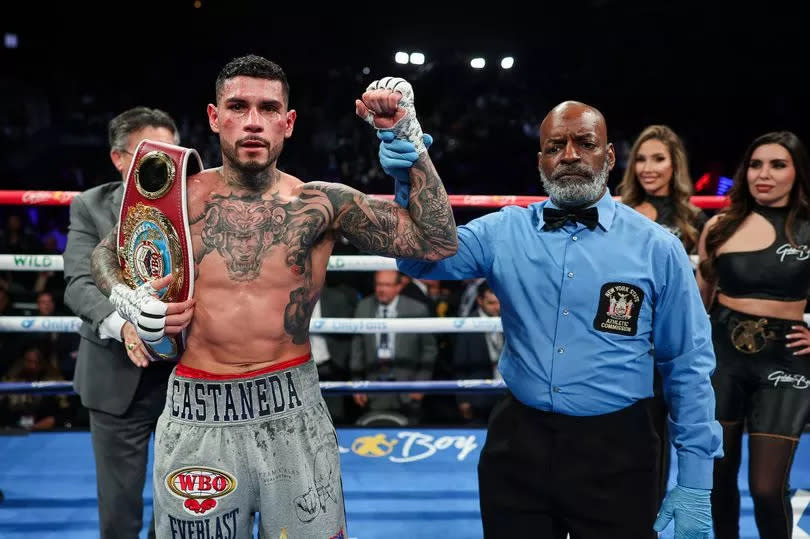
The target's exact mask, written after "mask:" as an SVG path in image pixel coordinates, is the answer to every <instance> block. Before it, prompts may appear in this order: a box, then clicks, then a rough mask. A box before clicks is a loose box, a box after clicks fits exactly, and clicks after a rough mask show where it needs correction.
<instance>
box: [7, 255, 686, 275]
mask: <svg viewBox="0 0 810 539" xmlns="http://www.w3.org/2000/svg"><path fill="white" fill-rule="evenodd" d="M690 259H691V260H692V267H693V268H694V267H695V266H696V264H697V260H698V259H697V255H692V256H690ZM63 269H64V266H63V264H62V255H0V271H62V270H63ZM326 269H327V270H328V271H377V270H395V269H397V263H396V260H395V259H393V258H388V257H385V256H373V255H333V256H330V257H329V263H328V264H327V266H326Z"/></svg>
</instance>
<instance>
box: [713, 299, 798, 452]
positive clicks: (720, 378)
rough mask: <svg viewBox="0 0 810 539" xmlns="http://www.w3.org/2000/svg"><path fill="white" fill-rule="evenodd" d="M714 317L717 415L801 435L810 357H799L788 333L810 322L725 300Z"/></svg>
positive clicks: (761, 429) (751, 427) (753, 428)
mask: <svg viewBox="0 0 810 539" xmlns="http://www.w3.org/2000/svg"><path fill="white" fill-rule="evenodd" d="M711 318H712V341H713V342H714V352H715V355H716V356H717V368H716V369H715V372H714V376H712V385H713V386H714V392H715V396H716V399H717V414H716V415H717V420H718V421H721V422H741V421H743V420H745V421H746V422H747V424H748V432H749V433H752V434H775V435H778V436H786V437H789V438H799V436H800V435H801V433H802V431H803V430H804V425H805V423H806V422H807V420H808V418H810V356H794V355H793V350H792V349H791V348H786V347H785V345H786V344H788V343H789V342H790V340H788V339H786V338H785V335H786V334H789V333H793V332H794V330H792V329H791V326H796V325H802V326H806V325H807V324H805V323H804V322H803V321H797V320H784V319H781V318H771V317H764V316H754V315H749V314H745V313H740V312H737V311H733V310H731V309H728V308H727V307H723V306H721V305H717V306H716V307H715V308H714V309H712V312H711Z"/></svg>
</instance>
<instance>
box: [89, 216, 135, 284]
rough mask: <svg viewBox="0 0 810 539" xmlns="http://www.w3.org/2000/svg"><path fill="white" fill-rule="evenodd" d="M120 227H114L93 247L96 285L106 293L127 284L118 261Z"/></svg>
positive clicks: (91, 264)
mask: <svg viewBox="0 0 810 539" xmlns="http://www.w3.org/2000/svg"><path fill="white" fill-rule="evenodd" d="M117 244H118V227H114V228H113V229H112V230H111V231H110V233H109V234H107V236H105V237H104V238H103V239H102V240H101V242H99V244H98V245H97V246H96V248H95V249H93V254H92V255H91V256H90V269H91V271H92V272H93V280H95V281H96V286H97V287H98V289H99V290H101V292H102V293H103V294H104V295H105V296H108V297H109V295H110V292H111V291H112V288H113V286H115V285H117V284H126V283H125V281H124V274H123V272H122V271H121V265H120V263H119V262H118V248H117Z"/></svg>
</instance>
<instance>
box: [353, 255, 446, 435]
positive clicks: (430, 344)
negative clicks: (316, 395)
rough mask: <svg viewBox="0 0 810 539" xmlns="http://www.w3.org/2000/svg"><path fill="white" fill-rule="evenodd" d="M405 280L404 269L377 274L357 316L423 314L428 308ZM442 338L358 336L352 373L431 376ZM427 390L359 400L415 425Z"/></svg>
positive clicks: (378, 377)
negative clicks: (405, 292)
mask: <svg viewBox="0 0 810 539" xmlns="http://www.w3.org/2000/svg"><path fill="white" fill-rule="evenodd" d="M403 285H404V283H403V279H402V276H401V274H400V273H399V272H397V271H394V270H383V271H378V272H376V273H375V274H374V295H373V296H368V297H366V298H363V299H362V300H360V303H358V304H357V309H355V312H354V316H355V318H422V317H429V316H431V315H430V313H429V312H428V309H427V307H426V306H425V305H424V304H422V303H419V302H418V301H416V300H413V299H411V298H408V297H406V296H402V295H400V292H401V290H402V287H403ZM437 352H438V349H437V347H436V338H435V337H434V336H433V335H432V334H429V333H369V334H365V335H355V336H354V338H353V340H352V355H351V363H350V366H351V373H352V378H353V379H354V380H374V381H394V380H397V381H405V380H430V379H431V377H432V374H433V366H434V363H435V362H436V354H437ZM422 398H423V394H421V393H416V392H413V393H400V394H397V393H376V394H374V395H371V396H369V395H367V394H365V393H356V394H355V395H354V402H355V403H356V404H357V405H358V406H360V407H361V408H363V409H364V410H368V411H393V412H398V413H400V414H403V415H404V416H406V417H407V418H408V419H409V422H410V423H413V422H416V421H418V419H419V414H420V411H421V402H422Z"/></svg>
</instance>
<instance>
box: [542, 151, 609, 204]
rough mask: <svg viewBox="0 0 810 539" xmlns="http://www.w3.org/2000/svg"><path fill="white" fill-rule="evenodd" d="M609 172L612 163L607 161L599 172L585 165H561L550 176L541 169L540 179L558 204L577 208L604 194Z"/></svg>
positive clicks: (552, 199) (594, 200) (553, 200)
mask: <svg viewBox="0 0 810 539" xmlns="http://www.w3.org/2000/svg"><path fill="white" fill-rule="evenodd" d="M609 173H610V163H608V162H607V161H605V163H604V165H603V166H602V169H601V170H600V171H598V172H594V171H593V170H591V169H590V168H588V167H586V166H584V165H573V166H566V167H560V168H558V169H557V170H555V171H554V172H553V173H552V175H551V177H548V176H546V174H545V173H544V172H543V169H540V181H541V183H542V184H543V188H544V189H545V190H546V192H547V193H548V195H549V197H550V198H551V201H552V202H553V203H554V204H555V205H556V206H558V207H560V208H577V207H581V206H586V205H588V204H592V203H593V202H596V201H597V200H598V199H599V198H600V197H601V196H602V193H603V192H604V189H605V186H606V185H607V180H608V174H609ZM566 176H567V177H566Z"/></svg>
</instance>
